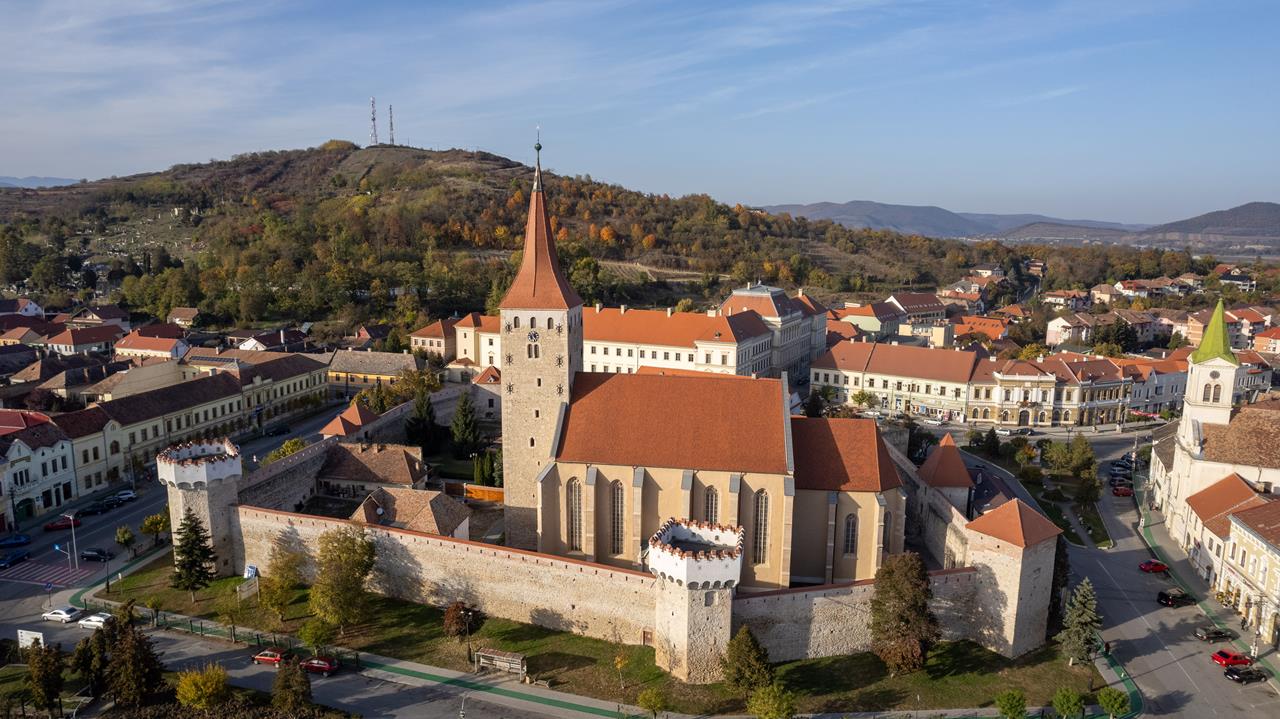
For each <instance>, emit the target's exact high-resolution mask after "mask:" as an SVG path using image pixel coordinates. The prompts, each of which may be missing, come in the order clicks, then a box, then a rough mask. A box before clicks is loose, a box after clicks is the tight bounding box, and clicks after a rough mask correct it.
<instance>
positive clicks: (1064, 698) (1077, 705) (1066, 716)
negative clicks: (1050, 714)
mask: <svg viewBox="0 0 1280 719" xmlns="http://www.w3.org/2000/svg"><path fill="white" fill-rule="evenodd" d="M1053 710H1054V711H1055V712H1057V713H1058V716H1059V717H1061V719H1071V718H1072V717H1081V716H1084V697H1082V696H1080V692H1078V691H1076V690H1075V689H1072V688H1071V687H1058V691H1056V692H1054V693H1053Z"/></svg>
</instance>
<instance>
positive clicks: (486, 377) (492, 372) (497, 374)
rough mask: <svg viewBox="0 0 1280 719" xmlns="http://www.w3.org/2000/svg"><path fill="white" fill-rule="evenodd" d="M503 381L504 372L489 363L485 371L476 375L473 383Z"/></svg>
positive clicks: (497, 382) (498, 382) (499, 382)
mask: <svg viewBox="0 0 1280 719" xmlns="http://www.w3.org/2000/svg"><path fill="white" fill-rule="evenodd" d="M501 383H502V372H501V371H499V370H498V368H497V367H494V366H493V365H489V366H488V367H485V368H484V371H483V372H481V373H480V374H478V375H476V378H475V379H473V380H471V384H501Z"/></svg>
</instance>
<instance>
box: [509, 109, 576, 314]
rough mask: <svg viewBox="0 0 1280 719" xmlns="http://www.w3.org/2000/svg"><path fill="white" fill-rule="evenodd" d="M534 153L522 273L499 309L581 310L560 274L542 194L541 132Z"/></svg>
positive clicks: (569, 287)
mask: <svg viewBox="0 0 1280 719" xmlns="http://www.w3.org/2000/svg"><path fill="white" fill-rule="evenodd" d="M533 149H534V152H536V153H537V159H536V161H535V167H534V171H533V193H532V194H530V196H529V221H528V223H527V224H526V225H525V230H524V257H523V258H522V259H521V261H520V271H519V272H517V273H516V278H515V280H513V281H512V282H511V288H510V289H509V290H507V295H506V296H505V297H503V298H502V304H501V305H499V307H500V308H502V309H520V310H537V309H557V310H564V309H569V308H570V307H579V306H581V305H582V298H581V297H579V296H578V293H577V292H574V290H573V287H572V286H571V285H570V284H569V281H568V280H566V279H565V277H564V274H563V273H562V272H560V260H559V258H557V257H556V244H555V238H554V237H553V236H552V234H551V222H550V220H548V219H547V205H546V202H545V200H544V198H543V192H542V142H541V131H539V141H538V142H537V143H535V144H534V146H533Z"/></svg>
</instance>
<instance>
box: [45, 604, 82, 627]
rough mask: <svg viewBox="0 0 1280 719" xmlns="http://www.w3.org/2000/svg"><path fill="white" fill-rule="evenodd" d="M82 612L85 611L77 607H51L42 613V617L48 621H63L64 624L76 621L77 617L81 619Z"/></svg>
mask: <svg viewBox="0 0 1280 719" xmlns="http://www.w3.org/2000/svg"><path fill="white" fill-rule="evenodd" d="M81 614H84V612H83V611H81V610H79V609H76V608H75V607H59V608H58V609H50V610H49V611H47V612H45V613H44V614H41V615H40V618H41V619H43V620H44V621H46V622H62V623H63V624H66V623H67V622H74V621H75V620H76V619H79V618H80V615H81Z"/></svg>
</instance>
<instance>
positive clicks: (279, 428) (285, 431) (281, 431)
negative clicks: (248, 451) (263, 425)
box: [263, 425, 289, 437]
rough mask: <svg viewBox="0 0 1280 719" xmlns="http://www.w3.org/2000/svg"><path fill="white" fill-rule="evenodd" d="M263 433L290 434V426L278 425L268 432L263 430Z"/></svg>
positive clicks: (269, 434) (267, 434)
mask: <svg viewBox="0 0 1280 719" xmlns="http://www.w3.org/2000/svg"><path fill="white" fill-rule="evenodd" d="M263 434H264V435H265V436H267V437H283V436H285V435H286V434H289V428H288V427H285V426H284V425H277V426H275V427H272V428H271V429H268V430H267V431H266V432H263Z"/></svg>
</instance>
